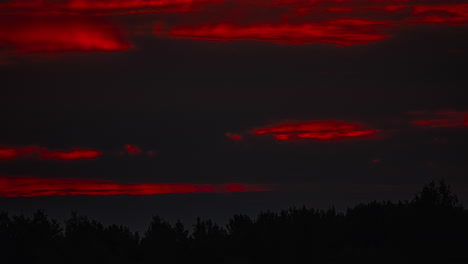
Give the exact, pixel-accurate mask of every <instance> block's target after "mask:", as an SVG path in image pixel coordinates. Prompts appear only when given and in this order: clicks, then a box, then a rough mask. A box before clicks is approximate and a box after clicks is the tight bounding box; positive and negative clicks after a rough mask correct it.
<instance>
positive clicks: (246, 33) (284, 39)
mask: <svg viewBox="0 0 468 264" xmlns="http://www.w3.org/2000/svg"><path fill="white" fill-rule="evenodd" d="M381 25H387V26H388V25H391V23H390V22H376V21H369V20H361V19H338V20H330V21H324V22H310V23H301V24H289V23H283V24H267V23H259V24H251V25H247V26H244V25H236V24H230V23H220V24H213V25H203V26H198V27H192V26H187V27H183V26H179V27H175V28H173V29H172V30H170V31H169V34H170V35H171V36H174V37H177V38H190V39H201V40H215V41H233V40H257V41H272V42H276V43H279V44H307V43H314V42H321V43H330V44H335V45H339V46H350V45H355V44H367V43H369V42H374V41H378V40H382V39H385V38H387V37H388V36H387V35H384V34H382V33H379V32H378V30H377V28H376V26H381Z"/></svg>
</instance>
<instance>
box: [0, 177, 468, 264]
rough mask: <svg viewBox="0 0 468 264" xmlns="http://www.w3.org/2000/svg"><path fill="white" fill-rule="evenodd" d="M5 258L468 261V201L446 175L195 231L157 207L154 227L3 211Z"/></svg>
mask: <svg viewBox="0 0 468 264" xmlns="http://www.w3.org/2000/svg"><path fill="white" fill-rule="evenodd" d="M0 253H1V254H0V263H5V264H10V263H47V264H52V263H72V264H74V263H77V264H78V263H79V264H85V263H99V264H103V263H142V264H146V263H164V264H165V263H343V262H351V263H436V262H439V263H468V211H467V210H466V209H464V207H463V206H462V205H461V204H460V203H459V201H458V199H457V196H456V195H455V194H453V193H452V191H451V188H450V186H449V185H448V184H447V183H446V182H445V181H444V180H441V181H438V182H431V183H429V184H427V185H425V186H424V188H423V189H422V190H421V191H420V192H419V193H417V194H416V195H415V196H414V198H413V199H411V200H409V201H398V202H391V201H382V202H379V201H373V202H369V203H361V204H358V205H356V206H355V207H352V208H349V209H347V211H346V212H344V213H338V212H336V210H335V209H334V208H333V207H332V208H329V209H327V210H317V209H312V208H306V207H302V208H296V207H292V208H290V209H288V210H282V211H280V212H272V211H266V212H261V213H260V214H259V215H258V216H257V217H256V218H251V217H249V216H247V215H242V214H238V215H234V216H232V217H231V218H230V220H229V223H228V224H227V225H226V226H224V227H222V226H219V225H217V224H216V223H213V222H212V221H211V220H209V219H200V218H198V219H197V221H196V223H195V224H194V226H193V231H192V232H189V231H188V229H187V228H186V227H185V226H184V225H183V224H182V223H181V222H180V221H177V222H176V223H174V224H171V223H169V222H167V221H166V220H164V219H163V218H161V217H159V216H154V217H153V218H152V221H151V223H150V225H149V227H148V229H147V231H146V232H145V233H144V234H141V235H139V234H138V233H135V232H132V231H131V230H130V229H129V228H128V227H125V226H118V225H110V226H104V225H103V224H101V223H99V222H97V221H95V220H92V219H89V218H87V217H85V216H80V215H78V214H76V213H72V215H71V217H70V218H69V219H68V220H66V221H65V222H64V224H63V225H61V224H60V223H59V222H58V221H56V220H54V219H50V218H49V217H48V216H47V215H46V213H45V212H44V211H42V210H38V211H37V212H36V213H34V215H32V216H31V217H26V216H24V215H17V216H16V215H15V216H12V215H9V214H8V212H5V211H2V212H1V213H0Z"/></svg>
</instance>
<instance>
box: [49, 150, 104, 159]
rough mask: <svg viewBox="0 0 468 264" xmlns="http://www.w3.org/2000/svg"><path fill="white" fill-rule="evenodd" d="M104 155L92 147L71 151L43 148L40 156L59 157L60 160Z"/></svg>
mask: <svg viewBox="0 0 468 264" xmlns="http://www.w3.org/2000/svg"><path fill="white" fill-rule="evenodd" d="M101 155H102V152H101V151H96V150H90V149H74V150H71V151H48V150H47V149H45V148H42V149H41V151H40V157H41V158H42V159H59V160H78V159H96V158H98V157H100V156H101Z"/></svg>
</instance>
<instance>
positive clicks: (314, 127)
mask: <svg viewBox="0 0 468 264" xmlns="http://www.w3.org/2000/svg"><path fill="white" fill-rule="evenodd" d="M377 132H378V130H375V129H374V130H367V129H362V128H361V125H356V124H349V123H344V122H341V121H333V120H332V121H309V122H302V123H284V124H278V125H274V126H270V127H266V128H260V129H256V130H254V131H253V133H254V134H257V135H263V134H272V136H273V137H274V138H275V139H277V140H290V139H315V140H319V141H328V140H341V139H346V138H364V137H370V136H373V135H374V134H376V133H377Z"/></svg>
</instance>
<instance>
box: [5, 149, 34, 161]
mask: <svg viewBox="0 0 468 264" xmlns="http://www.w3.org/2000/svg"><path fill="white" fill-rule="evenodd" d="M38 150H39V147H36V146H31V147H24V148H5V147H0V160H12V159H17V158H20V157H30V156H33V155H35V154H36V153H37V151H38Z"/></svg>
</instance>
